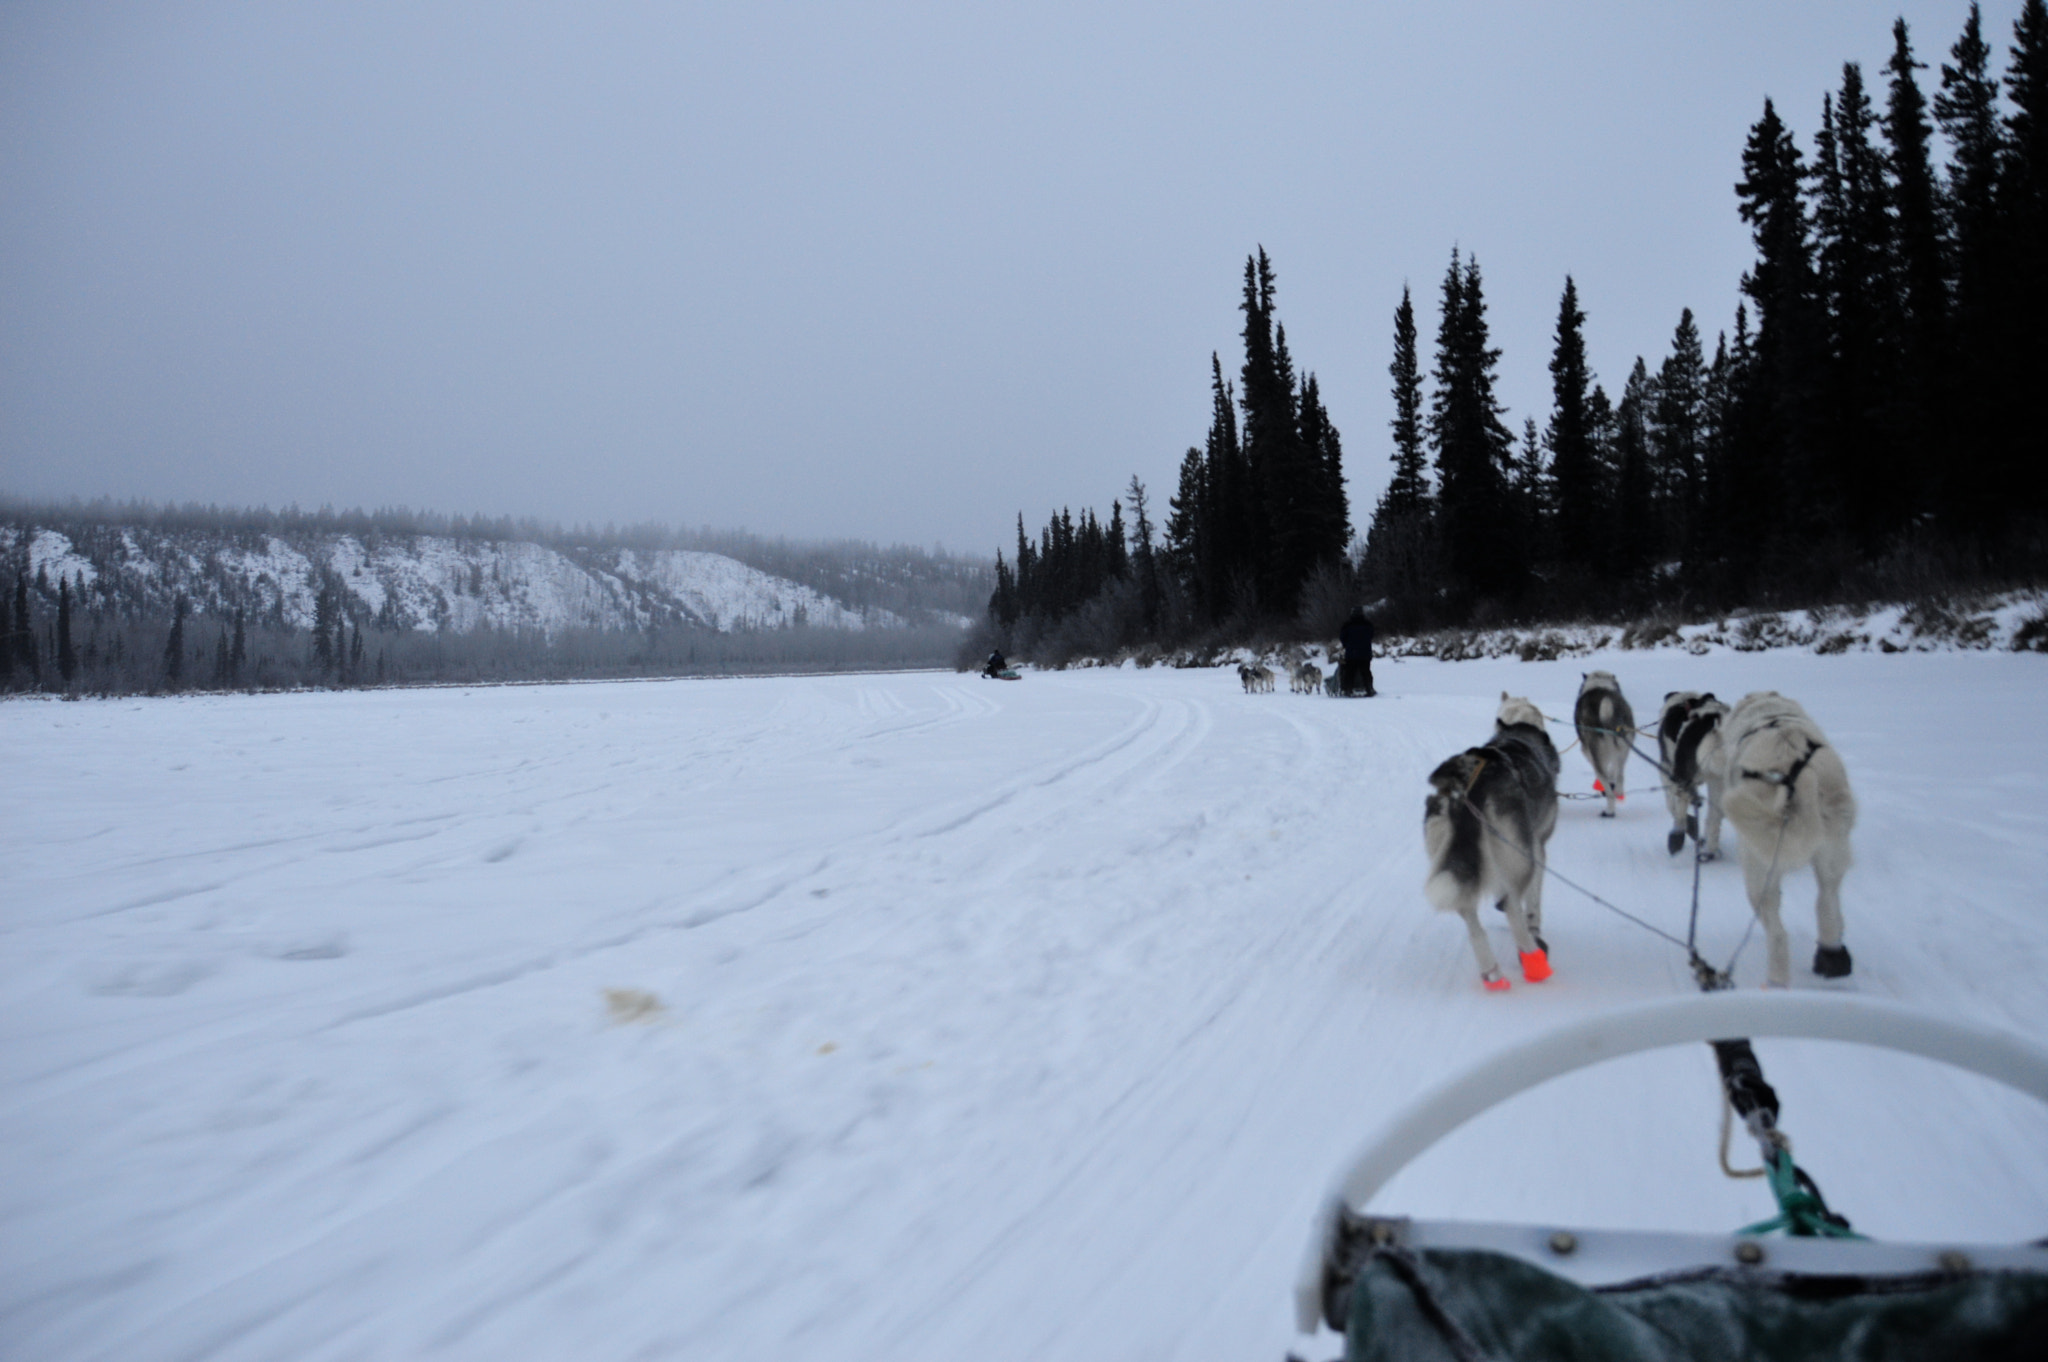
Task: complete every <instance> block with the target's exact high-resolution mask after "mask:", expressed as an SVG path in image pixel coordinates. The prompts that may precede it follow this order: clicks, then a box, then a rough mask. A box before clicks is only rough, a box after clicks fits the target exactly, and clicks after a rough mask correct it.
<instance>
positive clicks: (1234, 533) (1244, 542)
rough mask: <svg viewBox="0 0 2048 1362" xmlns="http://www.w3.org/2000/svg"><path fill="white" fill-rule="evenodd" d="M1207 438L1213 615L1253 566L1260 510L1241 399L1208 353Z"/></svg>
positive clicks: (1207, 597)
mask: <svg viewBox="0 0 2048 1362" xmlns="http://www.w3.org/2000/svg"><path fill="white" fill-rule="evenodd" d="M1209 388H1210V394H1209V396H1210V413H1209V438H1208V443H1207V446H1206V447H1205V448H1204V450H1203V467H1204V469H1205V470H1206V471H1207V475H1208V481H1207V483H1206V484H1205V485H1204V487H1203V489H1202V505H1203V509H1204V511H1205V512H1206V517H1207V523H1206V525H1205V532H1204V538H1205V540H1206V543H1205V544H1204V546H1203V547H1204V549H1205V557H1204V561H1203V563H1202V583H1201V588H1200V592H1199V596H1200V599H1201V600H1202V602H1203V603H1204V605H1205V606H1206V608H1207V613H1208V616H1209V618H1210V619H1211V620H1221V619H1222V618H1223V617H1224V616H1225V615H1226V614H1228V613H1229V610H1230V600H1229V596H1230V586H1231V582H1232V581H1233V580H1234V579H1242V578H1243V577H1245V576H1246V574H1248V573H1249V572H1250V571H1251V564H1252V558H1253V552H1254V548H1255V535H1256V531H1255V529H1254V519H1255V513H1256V510H1257V504H1256V500H1255V483H1254V480H1253V478H1252V475H1251V469H1250V467H1249V465H1248V464H1247V462H1246V460H1245V455H1244V445H1243V442H1242V441H1241V440H1240V439H1239V437H1238V429H1237V402H1236V398H1235V395H1234V394H1233V393H1232V392H1231V389H1230V387H1229V385H1228V384H1226V383H1225V382H1224V381H1223V365H1222V362H1221V361H1220V360H1219V359H1218V358H1217V356H1216V354H1215V352H1214V351H1211V352H1210V355H1209Z"/></svg>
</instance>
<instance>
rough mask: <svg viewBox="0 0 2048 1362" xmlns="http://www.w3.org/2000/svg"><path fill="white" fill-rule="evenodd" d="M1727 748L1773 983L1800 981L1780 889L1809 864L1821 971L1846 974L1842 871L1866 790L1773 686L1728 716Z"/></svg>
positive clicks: (1727, 769) (1737, 820)
mask: <svg viewBox="0 0 2048 1362" xmlns="http://www.w3.org/2000/svg"><path fill="white" fill-rule="evenodd" d="M1721 749H1722V753H1723V761H1724V763H1725V764H1724V766H1723V767H1722V776H1721V778H1722V780H1723V781H1724V782H1725V793H1724V794H1723V795H1722V797H1721V804H1722V808H1723V809H1725V810H1726V811H1727V814H1728V821H1729V822H1731V823H1733V824H1734V825H1735V831H1736V832H1737V833H1738V834H1740V836H1741V838H1742V878H1743V882H1744V884H1745V886H1746V887H1747V888H1748V890H1749V906H1750V907H1751V908H1753V909H1754V910H1755V911H1756V917H1757V921H1758V922H1760V923H1762V924H1763V929H1764V939H1765V941H1766V942H1767V943H1768V944H1769V947H1770V974H1769V982H1770V984H1771V985H1772V986H1773V987H1776V988H1785V987H1787V986H1789V985H1790V983H1791V980H1792V959H1791V956H1792V949H1791V946H1790V944H1789V943H1788V942H1787V941H1786V939H1785V924H1784V922H1783V921H1782V920H1781V919H1780V918H1779V916H1778V903H1779V886H1780V884H1781V882H1782V881H1783V880H1784V878H1785V872H1786V871H1788V870H1797V869H1799V868H1800V867H1801V866H1807V865H1810V866H1812V867H1813V877H1814V879H1815V880H1817V881H1818V882H1819V885H1820V892H1819V894H1818V896H1817V897H1816V899H1815V901H1814V916H1815V917H1816V919H1817V920H1818V926H1819V932H1818V935H1819V937H1820V948H1819V949H1818V950H1816V951H1815V952H1814V956H1813V972H1814V973H1815V974H1818V975H1820V976H1821V977H1823V978H1827V979H1839V978H1841V977H1842V976H1843V975H1846V974H1847V973H1849V964H1850V962H1849V948H1848V947H1847V946H1844V945H1843V944H1842V876H1843V875H1844V874H1846V873H1847V872H1848V869H1849V832H1850V829H1852V828H1854V827H1855V826H1856V796H1855V795H1854V794H1853V793H1851V791H1850V789H1849V772H1848V770H1847V769H1846V768H1845V767H1844V766H1843V765H1842V758H1841V756H1840V755H1839V754H1838V753H1837V752H1836V751H1835V749H1834V747H1833V746H1832V745H1831V744H1830V743H1829V742H1828V740H1827V737H1826V735H1825V734H1823V733H1822V732H1821V731H1820V725H1818V724H1816V723H1815V722H1814V721H1813V719H1812V718H1811V717H1810V716H1809V715H1808V714H1807V712H1806V711H1805V710H1804V709H1801V708H1800V707H1799V703H1798V702H1797V701H1796V700H1787V699H1786V698H1785V697H1784V696H1782V695H1780V694H1778V693H1777V692H1776V691H1771V690H1763V691H1752V692H1751V693H1750V694H1748V695H1745V696H1743V697H1742V703H1740V704H1738V705H1737V706H1735V709H1734V712H1733V713H1731V714H1729V716H1728V717H1727V718H1725V719H1723V720H1722V721H1721Z"/></svg>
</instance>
